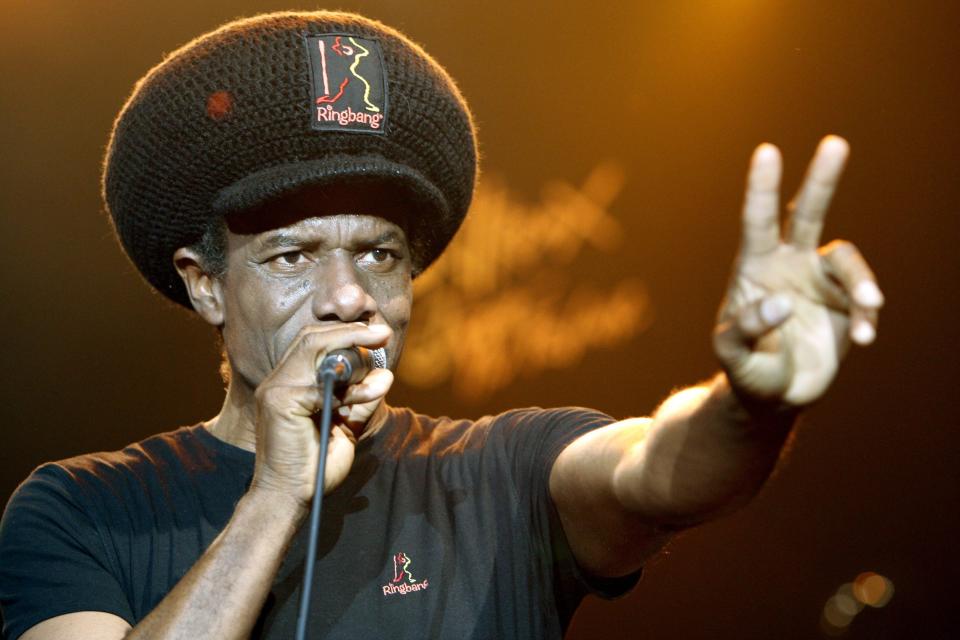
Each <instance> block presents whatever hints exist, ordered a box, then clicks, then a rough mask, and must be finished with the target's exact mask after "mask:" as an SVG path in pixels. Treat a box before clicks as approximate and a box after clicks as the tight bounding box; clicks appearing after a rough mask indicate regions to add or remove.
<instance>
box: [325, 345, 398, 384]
mask: <svg viewBox="0 0 960 640" xmlns="http://www.w3.org/2000/svg"><path fill="white" fill-rule="evenodd" d="M386 368H387V352H386V350H385V349H384V348H383V347H380V348H379V349H372V350H371V349H365V348H363V347H352V348H350V349H335V350H333V351H331V352H330V353H328V354H327V355H325V356H324V357H323V360H321V361H320V366H319V367H317V384H323V378H324V376H325V375H326V374H328V373H332V374H333V383H334V387H336V388H337V389H344V388H346V387H348V386H350V385H351V384H356V383H357V382H360V381H361V380H363V379H364V377H366V375H367V374H368V373H370V370H371V369H386Z"/></svg>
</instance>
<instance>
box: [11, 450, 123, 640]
mask: <svg viewBox="0 0 960 640" xmlns="http://www.w3.org/2000/svg"><path fill="white" fill-rule="evenodd" d="M84 502H85V500H84V496H83V494H82V492H81V490H80V489H79V488H78V487H76V486H73V485H72V483H71V481H70V478H69V476H68V474H67V472H66V471H64V470H63V469H61V468H60V467H58V466H56V465H52V464H51V465H45V466H43V467H40V468H38V469H37V470H36V471H34V472H33V474H31V476H30V477H29V478H27V480H26V481H24V483H23V484H21V485H20V487H18V488H17V490H16V492H15V493H14V494H13V496H12V497H11V499H10V502H9V503H8V504H7V508H6V511H5V512H4V515H3V520H2V521H0V608H2V611H3V637H4V638H6V640H16V638H18V637H19V636H20V635H22V634H23V633H24V632H25V631H27V630H28V629H30V628H31V627H33V626H34V625H36V624H38V623H40V622H42V621H44V620H47V619H49V618H53V617H55V616H59V615H63V614H66V613H73V612H77V611H104V612H108V613H112V614H115V615H117V616H119V617H121V618H123V619H125V620H127V622H131V624H132V620H133V616H132V614H131V611H130V605H129V603H128V600H127V597H126V595H125V594H124V592H123V589H122V588H121V586H120V583H119V581H118V580H117V578H116V577H115V575H114V574H113V573H112V571H111V569H110V562H109V560H108V554H107V553H106V547H105V545H104V542H103V540H102V539H101V536H100V534H99V532H98V531H97V527H96V525H95V524H94V523H93V522H92V520H91V518H90V514H89V511H88V507H87V505H85V504H84Z"/></svg>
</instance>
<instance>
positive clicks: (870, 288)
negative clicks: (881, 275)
mask: <svg viewBox="0 0 960 640" xmlns="http://www.w3.org/2000/svg"><path fill="white" fill-rule="evenodd" d="M853 299H854V300H856V301H857V303H858V304H861V305H863V306H865V307H879V306H880V305H882V304H883V294H882V293H880V288H879V287H878V286H877V285H876V283H875V282H873V281H872V280H864V281H863V282H861V283H860V284H858V285H857V286H856V287H855V288H854V290H853Z"/></svg>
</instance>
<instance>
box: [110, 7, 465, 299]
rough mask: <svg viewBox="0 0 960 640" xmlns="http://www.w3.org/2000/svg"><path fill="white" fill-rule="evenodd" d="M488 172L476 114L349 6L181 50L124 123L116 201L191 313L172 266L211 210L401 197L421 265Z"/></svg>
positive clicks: (402, 43) (443, 242)
mask: <svg viewBox="0 0 960 640" xmlns="http://www.w3.org/2000/svg"><path fill="white" fill-rule="evenodd" d="M476 171H477V154H476V139H475V132H474V128H473V122H472V119H471V116H470V112H469V110H468V108H467V105H466V103H465V102H464V100H463V98H462V96H461V95H460V92H459V91H458V90H457V88H456V86H455V85H454V83H453V80H452V79H451V78H450V77H449V76H448V75H447V73H446V72H445V71H444V70H443V68H442V67H440V65H439V64H437V63H436V62H435V61H434V60H433V59H432V58H431V57H430V56H429V55H428V54H427V53H426V52H424V51H423V50H422V49H421V48H420V47H419V46H417V45H416V44H414V43H412V42H411V41H410V40H408V39H407V38H406V37H405V36H403V35H402V34H401V33H399V32H397V31H396V30H394V29H391V28H389V27H387V26H385V25H383V24H381V23H379V22H376V21H373V20H369V19H367V18H363V17H361V16H357V15H353V14H347V13H339V12H313V13H273V14H266V15H262V16H257V17H254V18H249V19H244V20H239V21H236V22H232V23H229V24H226V25H224V26H223V27H221V28H219V29H217V30H216V31H213V32H211V33H209V34H206V35H204V36H201V37H199V38H197V39H196V40H194V41H192V42H190V43H188V44H187V45H185V46H184V47H182V48H180V49H179V50H177V51H175V52H173V53H172V54H170V55H169V56H167V58H166V59H165V60H164V61H163V62H162V63H160V64H159V65H158V66H156V67H155V68H153V69H152V70H151V71H150V72H149V73H147V75H146V76H145V77H144V78H143V79H141V80H140V81H139V82H138V83H137V85H136V87H135V88H134V91H133V95H132V96H131V97H130V99H129V100H128V101H127V103H126V105H124V107H123V109H122V110H121V111H120V114H119V115H118V116H117V120H116V122H115V123H114V127H113V132H112V134H111V138H110V144H109V147H108V150H107V155H106V160H105V163H104V171H103V198H104V201H105V203H106V207H107V210H108V211H109V212H110V215H111V217H112V219H113V223H114V226H115V228H116V230H117V233H118V235H119V237H120V241H121V243H122V244H123V247H124V249H125V250H126V252H127V254H128V255H129V257H130V259H131V260H133V262H134V264H135V265H136V266H137V268H138V269H139V270H140V272H141V273H142V274H143V275H144V277H146V279H147V280H148V281H149V282H150V284H152V285H153V286H154V287H156V288H157V289H158V290H159V291H160V292H161V293H163V294H164V295H166V296H167V297H169V298H171V299H172V300H174V301H176V302H178V303H180V304H182V305H184V306H186V307H187V308H191V304H190V301H189V299H188V297H187V294H186V290H185V289H184V286H183V283H182V281H181V280H180V277H179V276H178V275H177V273H176V270H175V269H174V266H173V253H174V251H176V250H177V249H178V248H179V247H183V246H189V245H191V244H194V243H195V242H197V241H198V240H199V239H200V237H201V236H202V235H203V232H204V230H205V229H206V228H207V226H208V225H209V224H210V222H211V220H212V219H214V218H216V217H221V216H223V215H225V214H227V213H230V212H233V211H239V210H245V209H250V208H253V207H255V206H257V205H260V204H262V203H264V202H266V201H268V200H270V199H272V198H275V197H278V196H281V195H284V194H287V193H290V192H292V191H295V190H297V189H298V188H301V187H305V186H308V185H318V186H321V187H322V186H324V185H331V184H334V183H336V184H337V185H344V184H356V186H357V188H358V189H363V188H364V186H365V185H370V184H371V183H376V185H378V186H387V187H389V188H390V189H391V193H394V194H396V195H397V196H398V197H400V198H403V199H404V200H403V202H404V204H406V205H407V207H408V208H409V211H410V212H411V213H412V216H411V217H412V219H410V220H408V221H407V234H408V238H409V241H410V248H411V252H412V254H413V265H414V272H415V273H420V272H421V271H423V269H425V268H426V267H427V266H429V265H430V263H432V262H433V261H434V260H435V259H436V258H437V256H439V255H440V253H441V252H442V251H443V250H444V248H445V247H446V246H447V244H448V243H449V242H450V239H451V238H452V237H453V235H454V233H455V232H456V231H457V229H458V228H459V226H460V223H461V222H462V221H463V217H464V216H465V215H466V211H467V208H468V206H469V204H470V199H471V197H472V195H473V188H474V181H475V178H476Z"/></svg>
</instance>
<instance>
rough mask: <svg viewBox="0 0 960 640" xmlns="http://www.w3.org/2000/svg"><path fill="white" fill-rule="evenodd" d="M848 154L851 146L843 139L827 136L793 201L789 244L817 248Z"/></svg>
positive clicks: (788, 233)
mask: <svg viewBox="0 0 960 640" xmlns="http://www.w3.org/2000/svg"><path fill="white" fill-rule="evenodd" d="M849 154H850V145H848V144H847V141H846V140H844V139H843V138H841V137H840V136H833V135H831V136H826V137H825V138H824V139H823V140H821V141H820V144H819V146H817V152H816V154H814V156H813V160H811V161H810V167H809V168H808V169H807V175H806V176H805V177H804V179H803V184H802V185H801V187H800V190H799V191H798V192H797V197H796V198H795V199H794V201H793V205H792V207H791V209H792V211H791V212H790V220H789V223H788V228H787V241H788V242H790V244H792V245H794V246H795V247H797V248H798V249H816V248H817V245H819V244H820V234H821V232H822V231H823V220H824V218H825V217H826V215H827V207H828V206H830V200H831V199H832V198H833V192H834V191H835V190H836V187H837V182H839V181H840V175H841V174H842V173H843V167H844V165H845V164H846V162H847V156H848V155H849Z"/></svg>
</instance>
